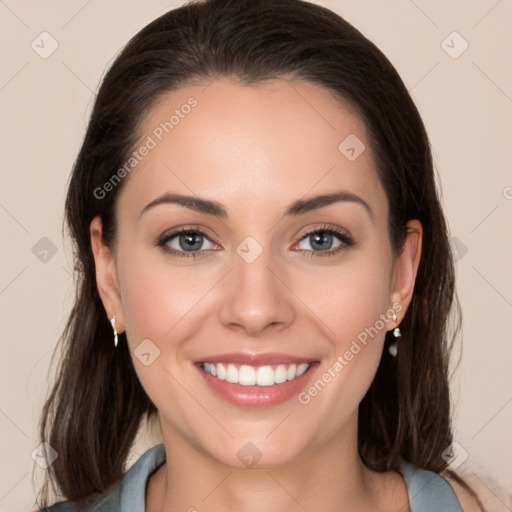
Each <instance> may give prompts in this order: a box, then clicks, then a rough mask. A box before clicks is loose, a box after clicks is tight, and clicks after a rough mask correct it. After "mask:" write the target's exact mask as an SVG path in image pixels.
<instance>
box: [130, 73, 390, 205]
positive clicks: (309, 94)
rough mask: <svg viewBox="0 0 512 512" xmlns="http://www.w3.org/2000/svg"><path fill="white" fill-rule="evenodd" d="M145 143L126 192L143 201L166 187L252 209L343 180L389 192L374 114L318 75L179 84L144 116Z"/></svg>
mask: <svg viewBox="0 0 512 512" xmlns="http://www.w3.org/2000/svg"><path fill="white" fill-rule="evenodd" d="M144 146H145V147H147V148H149V149H147V150H145V151H144V154H145V156H140V155H139V160H138V161H137V163H136V166H135V167H134V170H133V172H131V173H130V176H129V180H128V183H127V184H126V187H125V190H123V193H122V195H125V196H130V204H132V205H133V206H135V207H138V208H142V207H143V206H144V204H145V203H147V201H148V200H151V199H153V198H154V196H155V195H158V194H161V193H163V192H166V191H172V192H177V193H184V194H196V195H200V196H201V197H207V198H210V199H215V200H217V201H221V202H222V203H224V204H226V205H229V204H232V205H233V206H238V207H239V208H243V209H244V210H245V211H248V209H249V208H250V207H251V206H252V207H254V208H259V209H260V211H261V209H263V210H264V209H265V208H266V207H267V206H269V204H270V203H274V204H278V203H279V204H283V203H289V202H291V201H293V200H296V199H297V198H299V197H302V196H305V195H308V193H311V194H316V193H324V192H329V191H332V190H334V189H336V190H339V189H346V190H349V191H351V192H353V193H356V194H360V195H364V196H366V198H367V199H368V200H369V201H372V200H374V201H377V200H379V199H380V200H382V195H383V191H382V188H381V185H380V182H379V180H378V178H377V173H376V171H375V163H374V160H373V156H372V154H371V149H370V147H369V144H368V141H367V135H366V129H365V126H364V123H363V122H362V120H361V119H360V118H359V117H358V116H357V115H356V114H355V113H354V112H353V111H352V110H351V109H350V107H349V105H345V104H343V103H342V102H341V101H339V100H337V99H336V98H335V97H334V96H333V94H332V93H331V92H329V91H327V90H326V89H324V88H322V87H320V86H317V85H315V84H312V83H308V82H297V81H295V82H290V81H288V80H284V79H279V80H272V81H266V82H260V83H258V84H255V85H251V86H247V85H242V84H239V83H237V82H235V81H231V80H227V79H224V80H216V81H213V82H210V83H205V84H202V85H199V86H191V87H186V88H182V89H179V90H177V91H173V92H170V93H168V94H166V95H164V96H162V97H161V98H160V100H159V101H158V102H157V103H156V104H155V105H154V106H153V108H152V109H151V111H150V112H148V113H147V115H146V117H145V119H144V121H143V123H142V133H141V137H140V139H139V143H138V146H137V147H136V148H135V150H137V149H142V148H143V147H144ZM139 153H140V152H139ZM248 198H250V199H251V201H250V203H248V201H247V199H248ZM228 208H229V206H228Z"/></svg>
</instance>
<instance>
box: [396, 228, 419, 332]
mask: <svg viewBox="0 0 512 512" xmlns="http://www.w3.org/2000/svg"><path fill="white" fill-rule="evenodd" d="M422 240H423V227H422V225H421V222H420V221H419V220H411V221H409V222H408V223H407V234H406V236H405V241H404V244H403V246H402V248H401V249H400V252H399V253H398V254H397V256H396V259H395V263H394V268H393V283H392V289H391V301H392V302H393V303H395V302H399V303H400V304H401V305H402V309H401V312H400V317H401V318H403V317H404V315H405V312H406V310H407V308H408V306H409V304H410V302H411V299H412V295H413V291H414V284H415V281H416V275H417V273H418V267H419V263H420V259H421V248H422ZM401 318H400V319H398V323H400V321H401Z"/></svg>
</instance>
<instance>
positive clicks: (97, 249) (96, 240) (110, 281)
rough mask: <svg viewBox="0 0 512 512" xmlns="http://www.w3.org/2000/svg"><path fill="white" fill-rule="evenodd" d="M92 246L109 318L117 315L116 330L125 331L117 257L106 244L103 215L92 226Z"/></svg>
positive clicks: (99, 284) (101, 296)
mask: <svg viewBox="0 0 512 512" xmlns="http://www.w3.org/2000/svg"><path fill="white" fill-rule="evenodd" d="M89 232H90V236H91V247H92V253H93V256H94V263H95V267H96V285H97V286H98V293H99V295H100V298H101V301H102V302H103V307H104V308H105V311H106V313H107V316H108V319H109V320H111V319H112V317H114V316H115V317H116V331H117V332H118V333H121V332H123V331H124V320H123V309H122V303H121V294H120V293H119V285H118V281H117V274H116V267H115V258H114V254H113V253H112V251H111V250H110V249H109V248H108V247H107V246H106V245H105V241H104V239H103V227H102V222H101V217H100V216H99V215H98V216H97V217H95V218H94V219H93V220H92V222H91V224H90V226H89Z"/></svg>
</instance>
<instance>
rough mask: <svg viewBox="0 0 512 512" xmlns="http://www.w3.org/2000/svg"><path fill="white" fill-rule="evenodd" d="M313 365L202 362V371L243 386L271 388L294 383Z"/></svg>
mask: <svg viewBox="0 0 512 512" xmlns="http://www.w3.org/2000/svg"><path fill="white" fill-rule="evenodd" d="M311 365H312V363H301V364H277V365H265V366H250V365H245V364H242V365H238V364H233V363H208V362H202V363H200V364H199V366H200V367H201V368H202V370H203V371H204V372H205V373H207V374H208V375H211V376H212V377H215V378H216V379H218V380H224V381H226V382H229V383H231V384H239V385H241V386H261V387H271V386H275V385H278V384H283V383H284V382H287V381H292V380H295V379H297V378H298V377H300V376H301V375H303V374H304V373H306V372H307V371H308V370H309V368H310V367H311Z"/></svg>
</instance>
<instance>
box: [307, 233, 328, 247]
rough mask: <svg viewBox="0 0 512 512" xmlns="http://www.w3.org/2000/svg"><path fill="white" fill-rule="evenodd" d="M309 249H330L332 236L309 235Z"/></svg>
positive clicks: (324, 234) (325, 234) (323, 234)
mask: <svg viewBox="0 0 512 512" xmlns="http://www.w3.org/2000/svg"><path fill="white" fill-rule="evenodd" d="M315 245H316V247H315ZM311 247H313V249H315V248H316V249H330V248H331V247H332V235H331V234H329V233H315V234H313V235H311Z"/></svg>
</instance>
